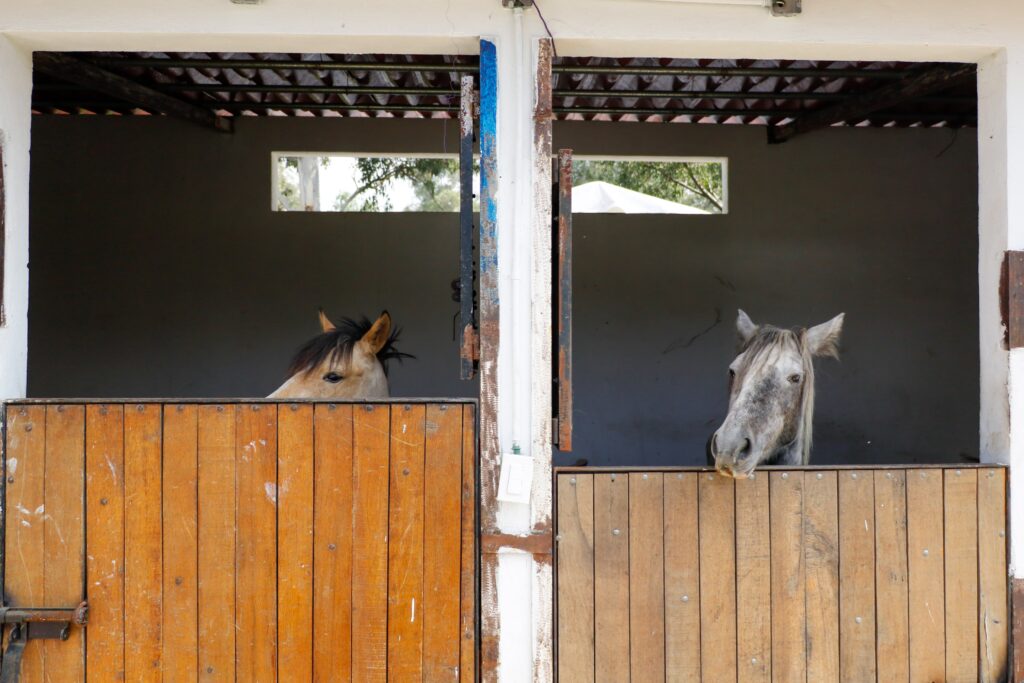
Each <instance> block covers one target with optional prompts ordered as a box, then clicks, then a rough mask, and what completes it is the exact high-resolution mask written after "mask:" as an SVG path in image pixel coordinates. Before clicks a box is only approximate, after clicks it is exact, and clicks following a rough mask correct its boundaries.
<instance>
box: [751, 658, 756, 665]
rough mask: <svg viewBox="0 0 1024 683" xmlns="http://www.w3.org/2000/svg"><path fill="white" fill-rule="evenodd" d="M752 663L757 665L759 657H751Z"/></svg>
mask: <svg viewBox="0 0 1024 683" xmlns="http://www.w3.org/2000/svg"><path fill="white" fill-rule="evenodd" d="M750 663H751V664H753V665H754V666H757V657H751V658H750Z"/></svg>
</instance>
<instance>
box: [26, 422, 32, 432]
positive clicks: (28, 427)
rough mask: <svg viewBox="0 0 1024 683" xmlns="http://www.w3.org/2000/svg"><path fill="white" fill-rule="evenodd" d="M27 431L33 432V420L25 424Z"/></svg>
mask: <svg viewBox="0 0 1024 683" xmlns="http://www.w3.org/2000/svg"><path fill="white" fill-rule="evenodd" d="M25 431H26V432H31V431H32V423H31V422H29V423H28V424H27V425H25Z"/></svg>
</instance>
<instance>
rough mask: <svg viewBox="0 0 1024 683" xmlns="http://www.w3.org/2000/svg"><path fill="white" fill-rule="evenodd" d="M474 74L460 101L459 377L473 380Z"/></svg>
mask: <svg viewBox="0 0 1024 683" xmlns="http://www.w3.org/2000/svg"><path fill="white" fill-rule="evenodd" d="M473 90H474V88H473V77H472V76H463V77H462V97H461V100H460V101H459V323H460V324H459V334H460V335H461V338H460V340H459V356H460V365H459V379H473V375H474V372H475V369H476V361H477V359H478V358H479V350H478V348H477V344H479V340H478V337H477V334H476V321H475V320H474V319H473V318H474V315H473V314H474V310H473V309H474V306H473V273H474V269H473V99H474V98H473V94H474V92H473Z"/></svg>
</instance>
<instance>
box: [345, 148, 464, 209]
mask: <svg viewBox="0 0 1024 683" xmlns="http://www.w3.org/2000/svg"><path fill="white" fill-rule="evenodd" d="M356 172H357V174H358V177H357V180H356V183H357V184H356V188H355V189H354V190H352V191H351V192H341V193H339V194H338V197H337V198H336V199H335V201H334V208H335V210H336V211H390V210H391V209H392V202H391V197H390V190H391V187H392V185H393V184H394V183H395V182H396V181H398V180H407V181H409V183H410V184H411V185H412V187H413V191H414V192H415V193H416V199H417V201H416V203H415V204H413V205H411V206H409V207H408V208H407V209H406V210H407V211H457V210H458V208H459V162H458V161H456V160H454V159H414V158H408V157H363V158H360V159H359V160H357V162H356Z"/></svg>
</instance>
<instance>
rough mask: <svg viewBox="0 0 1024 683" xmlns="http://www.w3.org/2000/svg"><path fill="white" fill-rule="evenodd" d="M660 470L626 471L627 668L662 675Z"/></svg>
mask: <svg viewBox="0 0 1024 683" xmlns="http://www.w3.org/2000/svg"><path fill="white" fill-rule="evenodd" d="M664 499H665V492H664V478H663V476H662V475H661V474H660V473H646V472H643V473H641V472H635V473H633V474H630V475H629V672H630V677H631V679H632V680H634V681H653V680H663V679H664V678H665V518H664V505H665V502H664Z"/></svg>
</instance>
